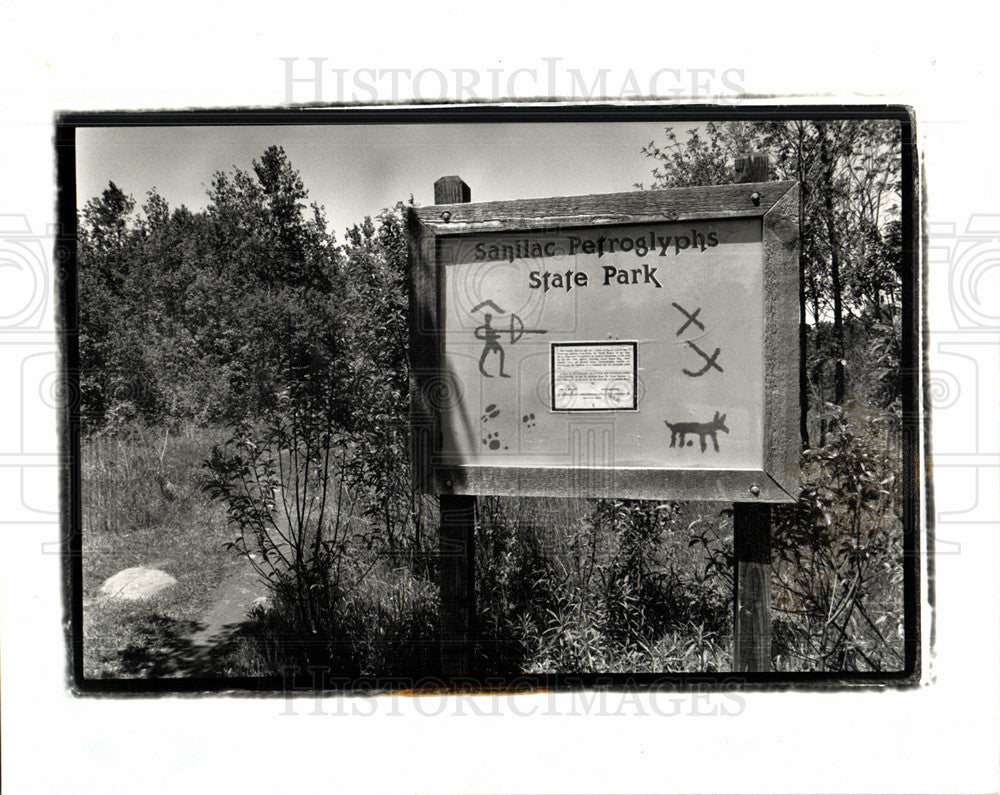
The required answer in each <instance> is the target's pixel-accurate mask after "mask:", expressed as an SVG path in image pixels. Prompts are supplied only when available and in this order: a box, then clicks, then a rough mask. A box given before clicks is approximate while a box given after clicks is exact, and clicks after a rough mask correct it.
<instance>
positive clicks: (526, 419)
mask: <svg viewBox="0 0 1000 795" xmlns="http://www.w3.org/2000/svg"><path fill="white" fill-rule="evenodd" d="M521 422H522V423H523V424H524V427H525V428H527V429H528V430H531V429H532V428H534V427H535V415H534V414H525V415H524V416H523V417H521Z"/></svg>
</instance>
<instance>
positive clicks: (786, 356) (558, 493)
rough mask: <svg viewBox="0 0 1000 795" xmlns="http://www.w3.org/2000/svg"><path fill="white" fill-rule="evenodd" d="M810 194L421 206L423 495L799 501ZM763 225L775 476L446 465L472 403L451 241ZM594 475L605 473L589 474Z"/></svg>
mask: <svg viewBox="0 0 1000 795" xmlns="http://www.w3.org/2000/svg"><path fill="white" fill-rule="evenodd" d="M798 212H799V188H798V183H796V182H753V183H741V184H734V185H720V186H710V187H696V188H675V189H670V190H658V191H633V192H628V193H612V194H599V195H589V196H569V197H559V198H551V199H527V200H518V201H502V202H481V203H476V204H473V203H456V204H436V205H431V206H428V207H419V208H411V209H410V210H409V215H408V226H409V241H410V250H409V254H410V362H411V366H412V368H413V370H412V383H411V422H412V429H413V434H412V438H413V449H412V462H413V471H414V478H415V482H416V485H417V488H418V489H419V490H421V491H423V492H425V493H430V494H445V495H480V494H484V495H485V494H492V495H507V496H551V497H580V496H586V497H619V498H631V499H681V500H719V501H727V502H748V501H749V502H759V503H780V502H792V501H794V500H795V495H796V494H797V493H798V485H799V484H798V479H799V453H800V445H801V442H800V439H799V431H798V420H799V374H798V362H799V355H800V354H799V340H798V330H799V329H798V326H799V312H798V308H799V297H798V288H799V261H798V260H799V228H798ZM721 219H760V220H761V225H762V243H763V257H764V263H763V274H764V399H763V400H764V405H763V426H764V433H763V437H762V448H763V449H762V454H763V458H762V460H763V466H762V467H761V468H759V469H701V468H698V469H694V468H692V469H657V468H649V469H645V468H629V469H619V468H614V469H611V470H610V471H605V472H600V473H599V474H600V475H601V476H600V477H596V478H595V477H587V478H586V479H585V483H582V482H581V470H580V469H579V468H573V467H568V466H567V467H530V466H508V467H489V466H479V465H476V466H462V465H453V464H449V465H444V464H442V463H441V462H440V460H438V456H439V452H440V450H441V438H442V437H441V418H442V416H443V413H444V412H446V411H447V410H448V409H449V407H450V406H451V405H453V401H455V400H460V399H461V396H460V395H458V390H457V387H456V384H455V383H454V379H452V378H450V377H449V375H448V373H447V372H446V371H445V370H444V368H443V366H442V364H443V361H444V352H443V345H444V325H443V324H444V318H445V289H444V287H445V278H444V268H445V265H444V264H442V263H441V262H440V248H441V247H440V244H441V242H442V240H444V239H445V238H449V237H457V236H462V235H474V234H482V233H494V234H495V233H508V232H509V233H518V232H532V231H540V230H550V231H556V230H558V231H560V232H568V231H571V230H575V229H584V228H586V229H591V228H595V227H603V226H620V225H626V224H649V223H675V222H683V221H707V220H721ZM588 474H590V475H592V474H593V473H588Z"/></svg>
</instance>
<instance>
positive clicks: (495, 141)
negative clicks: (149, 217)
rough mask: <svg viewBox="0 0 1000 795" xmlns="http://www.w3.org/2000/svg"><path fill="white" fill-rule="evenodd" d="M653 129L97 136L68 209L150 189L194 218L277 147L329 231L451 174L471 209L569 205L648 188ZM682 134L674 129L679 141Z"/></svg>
mask: <svg viewBox="0 0 1000 795" xmlns="http://www.w3.org/2000/svg"><path fill="white" fill-rule="evenodd" d="M665 126H666V124H665V123H664V122H655V123H648V122H642V123H634V122H629V123H619V122H615V123H595V122H588V123H568V122H567V123H546V124H538V123H533V124H525V123H521V124H505V123H496V124H433V125H431V124H405V125H404V124H387V125H357V126H355V125H315V126H312V125H310V126H279V127H273V126H272V127H250V126H248V127H118V128H113V127H105V128H81V129H78V130H77V201H78V205H79V206H81V207H82V206H83V205H84V204H85V203H86V202H87V201H88V200H89V199H90V198H92V197H94V196H97V195H99V194H100V193H101V191H102V190H104V189H105V188H106V187H107V185H108V182H109V181H114V182H115V184H117V185H118V187H120V188H121V189H122V190H124V191H125V192H126V193H128V194H131V195H132V196H133V197H134V198H135V199H136V203H137V205H141V204H142V203H143V202H144V201H145V198H146V193H147V191H149V190H150V189H151V188H153V187H155V188H156V189H157V190H158V191H159V193H160V194H161V195H162V196H163V197H164V198H165V199H166V200H167V202H168V203H169V204H170V206H171V207H177V206H180V205H181V204H184V205H187V207H188V208H189V209H192V210H197V209H201V208H203V207H204V206H205V204H206V203H207V196H206V190H207V189H208V187H209V185H210V184H211V180H212V176H213V175H214V174H215V173H216V172H217V171H231V170H232V169H233V167H239V168H242V169H249V168H250V167H251V163H252V161H253V160H254V159H255V158H259V157H260V156H261V154H263V152H264V150H265V149H266V148H267V147H268V146H270V145H271V144H278V145H280V146H282V147H284V149H285V152H286V154H287V155H288V157H289V159H290V161H291V163H292V166H293V168H295V169H297V170H298V171H299V173H300V175H301V177H302V180H303V182H304V183H305V186H306V188H307V189H308V190H309V198H310V201H318V202H319V203H320V204H322V205H324V206H325V208H326V212H327V219H328V221H329V222H330V226H331V229H332V230H333V231H334V232H335V233H336V235H337V239H338V240H343V237H344V229H345V228H347V227H349V226H351V225H353V224H355V223H358V222H360V221H361V220H363V219H364V217H365V216H366V215H374V214H376V213H378V212H379V210H381V209H382V208H384V207H391V206H392V205H394V204H395V203H396V202H397V201H400V200H404V201H405V200H408V199H409V197H410V196H411V195H412V196H413V198H414V199H415V200H416V202H417V203H418V204H422V205H426V204H433V198H434V190H433V186H434V181H435V180H437V179H438V178H439V177H443V176H447V175H452V174H457V175H458V176H460V177H461V178H462V179H463V180H465V182H466V183H467V184H468V185H469V187H470V188H471V191H472V201H474V202H479V201H495V200H505V199H525V198H543V197H548V196H573V195H578V194H587V193H612V192H616V191H625V190H631V189H633V187H634V185H635V183H637V182H646V183H647V184H648V183H649V181H650V175H651V171H652V167H653V161H652V160H651V159H649V158H647V157H646V156H644V155H643V154H642V153H641V151H640V150H641V149H642V147H643V146H645V145H646V144H648V143H649V142H650V141H651V140H654V139H655V140H657V141H662V140H663V139H664V136H663V130H664V128H665ZM697 126H700V125H697V124H696V123H694V122H677V123H675V127H676V128H677V130H678V132H679V133H680V132H681V131H682V130H686V129H688V128H693V127H697Z"/></svg>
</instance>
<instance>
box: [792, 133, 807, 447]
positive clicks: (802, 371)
mask: <svg viewBox="0 0 1000 795" xmlns="http://www.w3.org/2000/svg"><path fill="white" fill-rule="evenodd" d="M797 132H798V146H797V147H796V150H795V152H796V166H795V171H796V174H795V176H796V178H797V179H798V181H799V436H800V437H801V438H802V449H803V450H808V449H809V370H808V367H807V364H806V359H807V353H808V346H809V330H808V328H807V327H806V258H805V254H804V253H803V251H802V217H803V215H804V214H805V192H806V180H805V167H804V165H803V159H802V145H803V123H802V122H799V123H798V125H797Z"/></svg>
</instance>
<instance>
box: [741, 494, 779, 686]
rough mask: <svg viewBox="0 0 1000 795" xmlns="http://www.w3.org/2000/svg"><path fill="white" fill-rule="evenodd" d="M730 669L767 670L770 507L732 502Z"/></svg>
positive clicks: (769, 608)
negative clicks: (731, 648)
mask: <svg viewBox="0 0 1000 795" xmlns="http://www.w3.org/2000/svg"><path fill="white" fill-rule="evenodd" d="M733 552H734V557H735V560H734V564H733V565H734V566H735V571H734V580H733V591H734V596H733V669H734V670H736V671H740V672H742V671H770V670H771V506H770V505H769V504H767V503H753V502H737V503H735V504H734V505H733Z"/></svg>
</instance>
